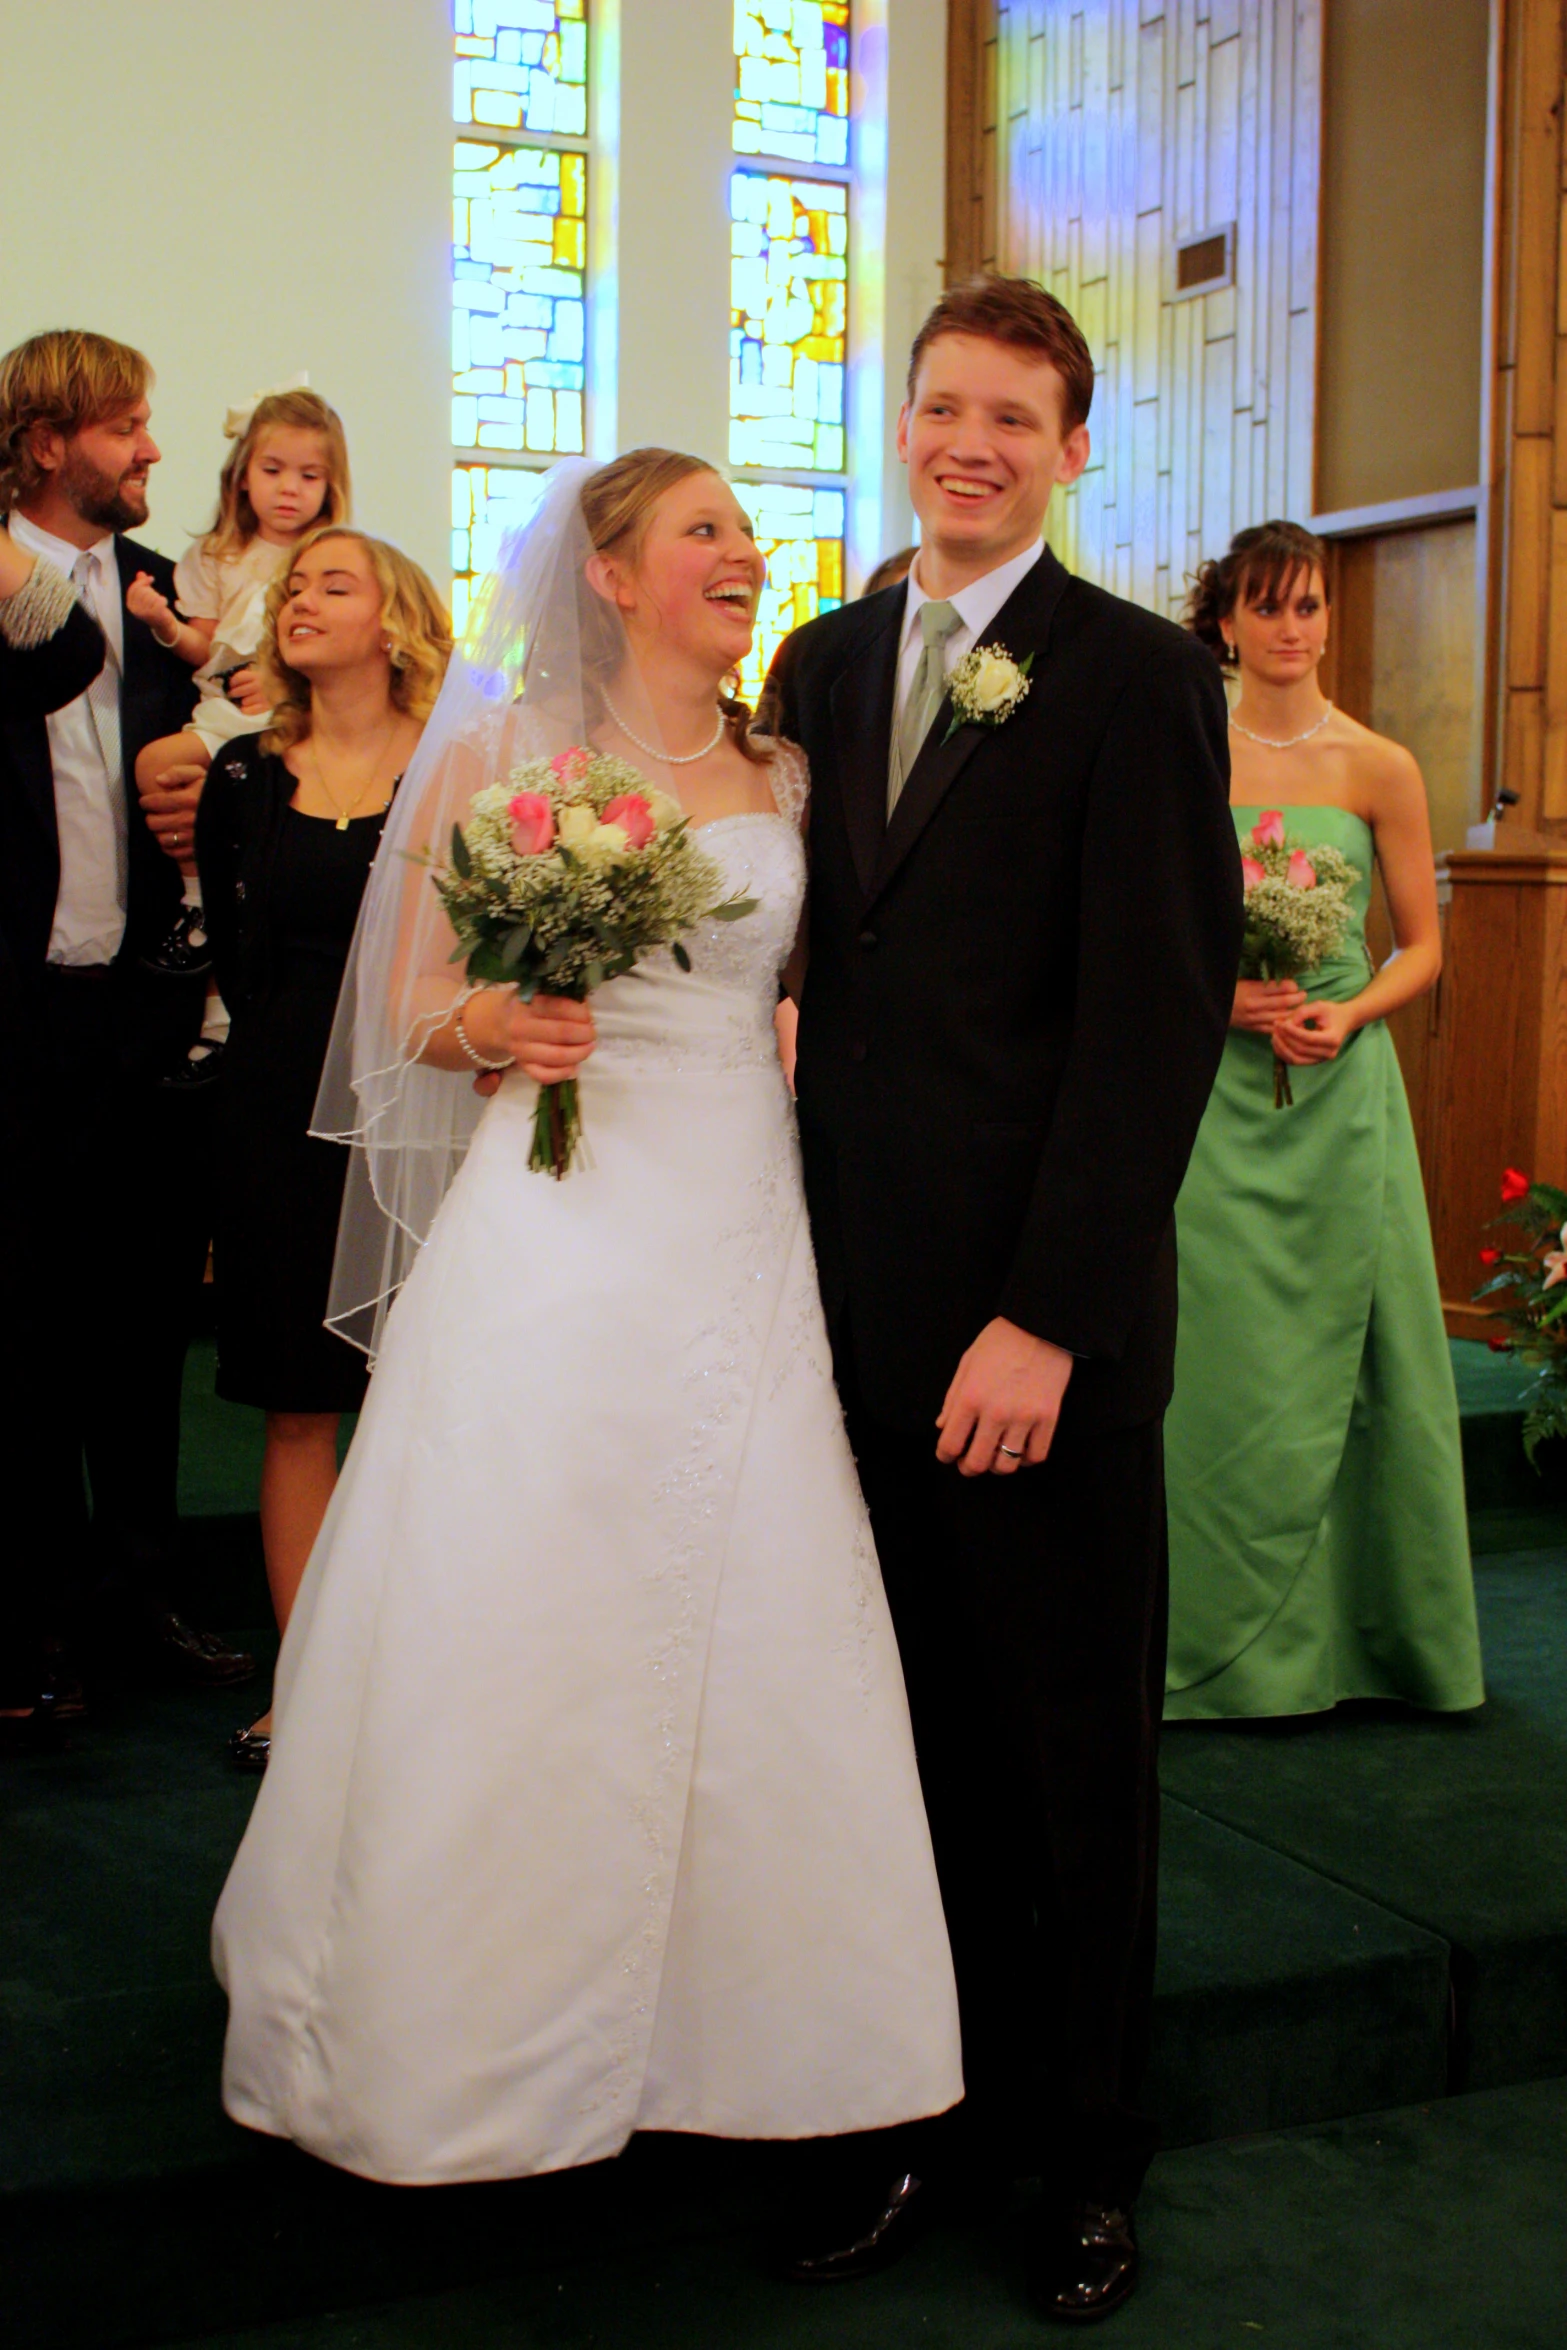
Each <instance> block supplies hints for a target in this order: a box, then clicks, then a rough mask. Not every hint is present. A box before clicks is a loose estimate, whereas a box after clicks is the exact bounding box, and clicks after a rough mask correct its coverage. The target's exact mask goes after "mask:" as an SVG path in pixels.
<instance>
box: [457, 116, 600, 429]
mask: <svg viewBox="0 0 1567 2350" xmlns="http://www.w3.org/2000/svg"><path fill="white" fill-rule="evenodd" d="M452 196H453V202H452V215H453V217H452V439H453V441H454V442H455V443H456V445H457V446H458V448H461V449H536V450H538V451H540V452H541V453H542V454H547V455H554V454H555V453H556V452H558V451H564V450H578V449H580V448H581V447H582V445H583V439H582V395H583V390H584V386H585V383H586V355H587V354H586V325H587V303H586V299H585V295H586V284H585V272H586V269H587V218H586V214H587V201H586V198H587V164H586V158H585V157H584V156H581V155H572V154H562V153H561V152H560V151H559V149H557V148H553V147H490V146H480V145H479V144H478V143H477V142H474V141H469V140H466V139H462V140H459V141H458V143H457V150H456V155H455V158H454V163H453V170H452Z"/></svg>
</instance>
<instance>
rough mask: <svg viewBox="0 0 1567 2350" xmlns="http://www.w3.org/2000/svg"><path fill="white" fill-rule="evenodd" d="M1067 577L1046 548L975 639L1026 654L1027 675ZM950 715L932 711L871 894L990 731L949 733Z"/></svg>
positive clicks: (1019, 656) (945, 706) (887, 831)
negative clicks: (1029, 661) (932, 720)
mask: <svg viewBox="0 0 1567 2350" xmlns="http://www.w3.org/2000/svg"><path fill="white" fill-rule="evenodd" d="M1070 578H1071V573H1070V572H1069V571H1067V570H1066V569H1065V567H1064V566H1063V565H1062V564H1061V563H1059V562H1058V561H1057V559H1056V557H1055V556H1054V555H1053V554H1052V553H1051V552H1050V549H1049V548H1048V547H1047V548H1046V549H1045V551H1044V553H1043V554H1042V555H1041V556H1040V558H1039V561H1038V562H1037V563H1036V564H1035V565H1034V567H1033V569H1032V570H1031V571H1029V572H1028V573H1026V574H1025V576H1024V577H1023V579H1022V580H1021V581H1020V582H1019V583H1018V585H1017V587H1015V588H1014V589H1013V591H1012V594H1011V595H1010V596H1009V597H1008V598H1007V600H1006V602H1005V603H1004V604H1003V605H1002V607H1001V610H1000V611H999V612H998V613H997V614H996V617H995V619H994V620H993V621H991V623H990V625H989V627H988V628H984V629H981V631H980V634H979V639H978V641H979V643H980V644H982V645H993V644H1002V645H1005V647H1006V649H1007V651H1008V652H1009V653H1010V654H1011V656H1012V658H1013V660H1014V661H1021V660H1023V659H1024V658H1025V657H1026V656H1027V655H1028V654H1029V653H1032V654H1033V656H1034V667H1033V670H1032V671H1031V672H1030V677H1031V678H1032V677H1034V676H1036V675H1037V674H1038V671H1039V668H1040V665H1041V663H1042V662H1043V660H1044V657H1045V650H1046V646H1047V644H1048V641H1049V636H1050V623H1051V620H1052V619H1053V618H1054V615H1055V608H1056V606H1057V604H1058V603H1059V602H1060V600H1061V596H1062V592H1063V590H1064V589H1065V587H1066V585H1067V582H1068V581H1069V579H1070ZM952 717H953V711H952V703H951V701H950V699H949V700H947V701H944V702H943V703H942V705H941V708H940V709H939V710H938V711H937V713H936V718H935V723H934V724H933V725H932V727H931V730H930V732H929V734H928V735H927V736H926V737H925V740H924V742H923V744H922V745H921V747H920V754H919V757H918V758H917V759H916V760H915V762H914V765H913V766H912V767H911V768H910V770H909V774H908V779H907V781H906V782H905V784H904V786H903V791H902V794H901V796H900V798H899V801H898V804H897V806H896V807H895V808H894V810H893V812H892V821H891V823H890V824H888V825H887V826H886V827H885V828H884V830H883V832H882V836H881V840H880V842H879V844H878V849H879V854H878V856H877V858H876V860H875V866H874V870H873V872H872V875H871V878H870V882H869V886H868V894H869V895H870V896H871V897H879V896H880V895H881V893H882V891H883V890H884V889H885V888H886V887H887V885H888V883H889V882H890V881H891V880H892V877H893V875H894V874H895V873H896V872H897V870H898V868H899V866H900V865H901V864H902V863H903V861H904V859H905V858H906V857H907V856H908V854H909V852H910V850H911V849H912V848H913V847H914V844H915V842H916V841H917V840H918V839H919V837H920V835H921V833H922V832H923V831H924V830H925V827H926V825H927V824H928V823H929V822H930V820H931V818H932V816H934V815H935V813H936V810H937V809H938V808H939V807H940V806H941V803H942V801H943V800H944V799H945V798H946V796H947V794H948V792H949V791H950V790H951V789H952V786H953V785H954V784H955V783H956V781H957V779H958V777H959V776H960V775H961V774H962V772H963V770H964V768H965V767H966V766H967V764H968V762H969V760H970V759H971V758H972V757H973V756H974V753H975V752H976V751H977V750H978V749H979V746H980V744H981V743H982V742H983V741H984V739H985V737H986V735H987V734H990V733H991V732H993V731H995V730H993V729H992V728H990V727H988V726H960V727H959V728H958V729H957V731H956V732H955V733H953V734H951V735H950V736H949V734H948V729H949V728H950V727H951V725H952ZM889 723H890V717H889ZM1005 723H1006V722H1005V721H1003V724H1005Z"/></svg>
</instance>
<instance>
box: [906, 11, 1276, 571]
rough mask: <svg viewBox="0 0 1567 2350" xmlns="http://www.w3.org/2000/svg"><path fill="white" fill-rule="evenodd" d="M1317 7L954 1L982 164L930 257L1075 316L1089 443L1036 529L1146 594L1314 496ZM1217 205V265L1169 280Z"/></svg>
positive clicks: (1078, 565)
mask: <svg viewBox="0 0 1567 2350" xmlns="http://www.w3.org/2000/svg"><path fill="white" fill-rule="evenodd" d="M1322 7H1323V0H952V22H953V24H954V27H957V25H958V24H959V21H960V19H961V20H962V23H963V27H964V30H963V33H962V41H963V44H964V46H963V55H964V58H965V60H966V61H967V62H966V63H965V68H964V71H965V74H966V76H967V78H968V81H969V85H970V86H975V85H976V83H977V80H978V78H979V69H978V68H977V66H976V65H975V64H974V62H973V61H974V60H975V59H976V58H978V57H979V56H980V55H981V54H983V55H984V56H986V57H987V58H988V59H989V61H990V75H991V79H990V82H989V84H988V93H989V94H988V99H987V104H988V106H989V111H988V113H987V115H986V119H985V123H984V125H983V126H982V128H983V131H984V134H985V136H986V137H988V139H989V140H990V142H991V147H990V151H991V152H992V153H993V155H994V157H995V164H996V178H995V181H994V186H993V191H992V194H991V197H990V200H989V202H988V204H986V203H985V202H984V200H983V197H981V201H980V205H979V209H980V211H981V212H982V213H983V215H984V217H985V219H986V222H987V228H986V235H985V239H984V240H983V249H982V250H976V249H975V247H974V245H973V243H972V242H971V243H970V244H969V245H968V246H966V247H965V249H964V252H963V254H962V256H961V257H959V256H956V255H955V254H954V255H949V276H951V277H956V276H959V275H961V274H963V269H962V268H961V267H957V266H953V263H954V261H955V260H956V259H959V258H961V260H962V262H963V263H964V264H965V265H966V266H967V267H973V266H975V265H976V263H978V262H990V263H993V264H994V265H995V266H996V267H998V268H1001V269H1007V270H1016V271H1019V272H1022V273H1026V274H1027V275H1030V276H1035V277H1038V278H1040V279H1041V280H1042V282H1043V283H1045V284H1046V285H1048V286H1049V287H1050V288H1051V290H1052V292H1054V293H1056V294H1058V295H1059V296H1060V298H1061V299H1062V301H1063V302H1065V303H1066V304H1067V306H1068V308H1069V309H1070V310H1071V311H1072V312H1073V314H1074V315H1075V316H1076V317H1077V319H1078V320H1079V321H1080V323H1081V324H1082V327H1083V330H1084V332H1085V333H1086V335H1087V336H1088V340H1089V345H1090V348H1091V349H1092V351H1093V354H1094V361H1095V365H1096V366H1097V368H1098V370H1099V385H1098V389H1097V392H1096V394H1095V398H1094V412H1093V416H1092V418H1091V420H1090V421H1091V430H1092V434H1093V441H1094V454H1093V459H1092V462H1091V464H1090V467H1089V470H1088V472H1087V473H1086V474H1085V475H1084V477H1083V479H1082V481H1081V482H1080V483H1078V485H1077V486H1076V488H1075V489H1073V490H1070V491H1068V492H1067V493H1065V495H1064V496H1060V497H1058V498H1057V499H1056V501H1055V502H1054V504H1053V506H1052V509H1051V539H1052V543H1053V544H1054V545H1055V547H1056V549H1057V552H1058V553H1059V554H1060V555H1061V556H1062V557H1063V559H1064V560H1065V561H1066V562H1068V563H1070V564H1071V565H1072V567H1073V568H1074V569H1076V570H1078V571H1081V572H1082V573H1084V575H1085V576H1086V577H1088V578H1090V579H1095V580H1098V581H1100V582H1101V583H1102V584H1103V585H1104V586H1106V587H1110V588H1115V589H1117V590H1118V591H1119V592H1120V593H1122V594H1124V595H1130V596H1134V597H1135V598H1136V599H1137V600H1138V601H1139V602H1141V603H1147V604H1152V605H1155V606H1156V607H1157V608H1159V609H1161V610H1164V611H1169V612H1179V610H1180V608H1181V605H1182V603H1183V602H1184V599H1185V594H1186V587H1187V581H1188V577H1189V574H1190V573H1191V572H1192V570H1194V569H1195V567H1196V565H1197V563H1198V562H1199V561H1200V560H1201V559H1202V558H1203V557H1204V556H1206V555H1208V554H1212V553H1217V552H1220V551H1222V549H1223V548H1224V546H1225V545H1226V544H1227V543H1228V541H1229V539H1230V537H1231V535H1232V534H1233V533H1234V532H1235V531H1237V530H1239V529H1241V528H1242V527H1243V526H1244V525H1245V524H1246V523H1248V522H1257V521H1261V520H1262V519H1263V518H1264V517H1265V516H1266V515H1268V514H1276V513H1284V512H1290V513H1293V514H1294V515H1296V516H1297V517H1298V518H1299V519H1302V520H1304V519H1305V518H1306V517H1307V516H1308V515H1309V514H1310V512H1311V510H1312V454H1313V434H1314V423H1315V409H1314V400H1315V370H1316V317H1317V191H1318V178H1319V159H1320V144H1321V135H1320V122H1319V117H1320V109H1321V91H1320V80H1321V46H1322ZM955 38H956V34H955ZM959 210H960V211H962V206H961V205H960V206H959ZM963 217H964V218H965V219H970V218H972V217H973V207H970V209H969V211H968V212H966V213H964V214H963ZM1229 222H1233V223H1234V224H1235V229H1236V279H1235V283H1234V285H1233V286H1231V287H1229V288H1227V289H1225V290H1223V291H1221V292H1218V293H1213V294H1206V295H1199V296H1196V297H1195V298H1191V299H1188V300H1185V301H1179V302H1178V301H1176V300H1174V298H1173V283H1174V264H1173V248H1174V244H1175V240H1176V239H1177V237H1181V236H1188V235H1192V234H1194V233H1196V232H1197V231H1199V230H1202V229H1208V228H1219V227H1223V226H1224V225H1226V224H1227V223H1229Z"/></svg>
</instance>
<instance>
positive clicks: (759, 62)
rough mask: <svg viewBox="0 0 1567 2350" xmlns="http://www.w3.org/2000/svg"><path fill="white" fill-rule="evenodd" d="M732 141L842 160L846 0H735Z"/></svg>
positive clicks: (808, 158)
mask: <svg viewBox="0 0 1567 2350" xmlns="http://www.w3.org/2000/svg"><path fill="white" fill-rule="evenodd" d="M735 67H736V88H735V128H734V143H735V147H736V149H737V151H738V152H739V153H740V154H742V155H782V156H786V157H787V158H788V159H789V161H790V162H791V163H847V162H848V160H849V0H735Z"/></svg>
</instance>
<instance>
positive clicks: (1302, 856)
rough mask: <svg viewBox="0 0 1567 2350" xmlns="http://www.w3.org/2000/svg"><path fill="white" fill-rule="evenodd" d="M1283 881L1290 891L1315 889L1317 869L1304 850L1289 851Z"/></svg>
mask: <svg viewBox="0 0 1567 2350" xmlns="http://www.w3.org/2000/svg"><path fill="white" fill-rule="evenodd" d="M1284 879H1285V881H1286V883H1287V884H1288V886H1289V887H1290V888H1291V889H1315V888H1316V886H1317V868H1316V867H1315V865H1313V863H1312V861H1311V859H1310V858H1309V857H1308V856H1307V854H1306V852H1305V850H1304V849H1291V851H1290V861H1289V864H1288V866H1287V867H1286V869H1285V874H1284Z"/></svg>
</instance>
